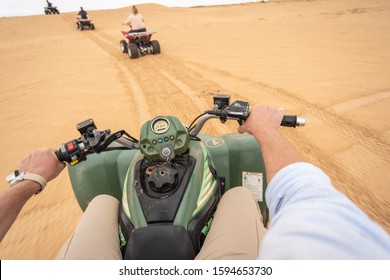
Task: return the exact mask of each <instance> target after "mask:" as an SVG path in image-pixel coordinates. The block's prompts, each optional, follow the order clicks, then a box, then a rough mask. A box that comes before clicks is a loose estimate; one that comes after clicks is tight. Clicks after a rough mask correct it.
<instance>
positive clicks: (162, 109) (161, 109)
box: [98, 33, 232, 135]
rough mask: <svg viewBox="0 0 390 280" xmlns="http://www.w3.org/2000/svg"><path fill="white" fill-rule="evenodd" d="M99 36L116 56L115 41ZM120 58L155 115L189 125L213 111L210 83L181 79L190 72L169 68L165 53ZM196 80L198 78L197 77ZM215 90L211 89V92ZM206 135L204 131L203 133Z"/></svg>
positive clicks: (217, 128) (218, 129)
mask: <svg viewBox="0 0 390 280" xmlns="http://www.w3.org/2000/svg"><path fill="white" fill-rule="evenodd" d="M98 35H99V40H101V41H102V42H103V41H104V42H105V43H106V44H107V45H106V47H107V49H106V50H107V51H108V52H112V51H113V49H111V48H110V49H109V46H108V45H110V46H111V47H114V51H115V52H116V53H118V52H119V46H115V45H114V44H112V41H114V40H116V39H115V38H113V37H111V36H110V35H108V34H105V33H103V34H102V33H99V34H98ZM121 55H123V56H124V57H126V60H127V63H126V62H125V63H124V67H126V69H127V71H128V72H130V73H131V74H132V76H133V77H134V78H135V82H136V83H137V84H138V85H139V86H140V88H141V89H142V92H143V94H144V96H145V99H146V101H145V102H149V103H148V104H149V106H151V107H153V108H154V109H153V112H155V113H156V115H161V114H163V115H166V114H171V115H172V114H173V115H176V116H180V118H182V122H183V123H187V124H189V123H190V122H191V121H192V120H193V119H194V118H195V117H196V116H197V115H199V114H200V113H203V112H204V111H205V110H207V109H211V108H212V98H211V97H212V96H211V95H210V93H207V94H205V93H204V92H205V84H208V83H210V81H206V82H205V80H204V79H203V80H199V79H198V80H195V81H196V82H194V78H193V76H194V75H191V77H190V78H188V75H185V76H183V73H186V72H188V70H189V69H187V68H186V67H182V65H179V64H175V65H174V67H171V64H172V60H171V59H170V57H169V56H167V55H165V54H164V53H162V54H160V55H157V56H154V55H147V56H143V57H140V58H139V59H136V60H130V59H128V58H127V55H126V54H121ZM191 74H193V73H191ZM197 76H198V77H200V75H199V74H198V75H197ZM215 87H216V86H215V85H214V86H213V88H215ZM206 98H207V100H206ZM195 109H197V110H195ZM209 130H210V129H209ZM212 130H213V132H214V133H216V134H217V135H221V134H223V133H226V132H232V130H231V129H229V130H228V129H227V126H221V125H214V126H213V129H212ZM205 131H207V127H206V128H205V130H204V131H203V133H205Z"/></svg>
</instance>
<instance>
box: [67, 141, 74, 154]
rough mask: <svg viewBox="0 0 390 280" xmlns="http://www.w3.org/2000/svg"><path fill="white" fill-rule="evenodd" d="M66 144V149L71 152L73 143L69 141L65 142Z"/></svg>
mask: <svg viewBox="0 0 390 280" xmlns="http://www.w3.org/2000/svg"><path fill="white" fill-rule="evenodd" d="M67 146H68V151H69V152H71V151H73V150H74V145H73V143H72V142H69V143H68V144H67Z"/></svg>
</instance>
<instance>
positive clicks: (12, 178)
mask: <svg viewBox="0 0 390 280" xmlns="http://www.w3.org/2000/svg"><path fill="white" fill-rule="evenodd" d="M5 179H6V180H7V182H8V183H9V184H10V186H13V185H15V184H17V183H19V182H21V181H23V180H31V181H34V182H37V183H38V184H39V185H41V189H40V190H39V191H38V192H36V193H35V194H39V193H40V192H42V191H43V190H44V189H45V186H46V184H47V181H46V179H45V178H43V177H42V176H41V175H38V174H34V173H30V172H25V171H24V172H19V170H15V171H14V172H12V173H11V174H9V175H8V176H7V177H6V178H5Z"/></svg>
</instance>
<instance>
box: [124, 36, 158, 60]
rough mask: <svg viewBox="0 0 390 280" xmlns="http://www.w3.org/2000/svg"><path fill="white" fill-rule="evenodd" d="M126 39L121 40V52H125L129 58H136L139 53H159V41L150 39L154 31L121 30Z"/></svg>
mask: <svg viewBox="0 0 390 280" xmlns="http://www.w3.org/2000/svg"><path fill="white" fill-rule="evenodd" d="M121 32H122V34H123V36H125V38H126V39H127V41H126V40H121V42H120V47H121V51H122V52H123V53H127V54H128V55H129V58H131V59H134V58H138V57H139V56H140V55H146V54H149V53H151V54H159V53H160V52H161V49H160V43H159V42H158V41H157V40H151V38H152V34H154V33H156V31H153V30H150V31H146V32H137V33H127V31H121Z"/></svg>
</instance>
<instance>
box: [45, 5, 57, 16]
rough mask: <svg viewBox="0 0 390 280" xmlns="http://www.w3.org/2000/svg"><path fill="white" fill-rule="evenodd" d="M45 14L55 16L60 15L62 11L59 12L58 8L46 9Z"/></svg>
mask: <svg viewBox="0 0 390 280" xmlns="http://www.w3.org/2000/svg"><path fill="white" fill-rule="evenodd" d="M44 10H45V14H47V15H52V14H53V15H54V14H59V13H60V11H59V10H58V8H57V7H44Z"/></svg>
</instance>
